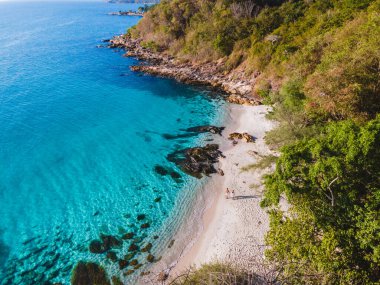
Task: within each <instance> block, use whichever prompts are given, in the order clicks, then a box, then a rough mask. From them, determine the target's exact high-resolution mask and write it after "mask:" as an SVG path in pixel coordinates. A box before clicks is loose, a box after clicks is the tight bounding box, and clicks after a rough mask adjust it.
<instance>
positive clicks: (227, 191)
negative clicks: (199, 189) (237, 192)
mask: <svg viewBox="0 0 380 285" xmlns="http://www.w3.org/2000/svg"><path fill="white" fill-rule="evenodd" d="M229 195H230V190H228V188H227V189H226V192H225V194H224V196H225V197H226V199H228V196H229Z"/></svg>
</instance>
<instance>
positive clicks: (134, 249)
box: [128, 243, 139, 251]
mask: <svg viewBox="0 0 380 285" xmlns="http://www.w3.org/2000/svg"><path fill="white" fill-rule="evenodd" d="M138 249H139V247H138V246H137V245H136V244H134V243H132V244H131V245H130V246H129V248H128V251H137V250H138Z"/></svg>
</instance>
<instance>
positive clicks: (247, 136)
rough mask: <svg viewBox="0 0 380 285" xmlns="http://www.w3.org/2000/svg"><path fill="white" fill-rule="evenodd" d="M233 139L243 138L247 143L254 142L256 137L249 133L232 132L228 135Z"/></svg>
mask: <svg viewBox="0 0 380 285" xmlns="http://www.w3.org/2000/svg"><path fill="white" fill-rule="evenodd" d="M228 139H229V140H231V141H236V140H243V141H245V142H247V143H254V142H255V138H254V137H253V136H251V135H250V134H248V133H232V134H230V135H229V136H228Z"/></svg>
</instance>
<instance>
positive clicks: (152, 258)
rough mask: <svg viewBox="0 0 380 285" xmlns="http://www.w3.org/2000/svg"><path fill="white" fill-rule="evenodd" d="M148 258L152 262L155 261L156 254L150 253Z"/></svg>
mask: <svg viewBox="0 0 380 285" xmlns="http://www.w3.org/2000/svg"><path fill="white" fill-rule="evenodd" d="M146 260H147V261H148V262H150V263H152V262H154V255H153V254H149V255H148V256H147V257H146Z"/></svg>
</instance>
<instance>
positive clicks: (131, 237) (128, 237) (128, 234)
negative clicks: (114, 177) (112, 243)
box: [121, 232, 135, 239]
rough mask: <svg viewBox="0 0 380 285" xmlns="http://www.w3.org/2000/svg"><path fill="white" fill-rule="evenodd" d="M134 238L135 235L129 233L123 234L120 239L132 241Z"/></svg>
mask: <svg viewBox="0 0 380 285" xmlns="http://www.w3.org/2000/svg"><path fill="white" fill-rule="evenodd" d="M134 236H135V234H134V233H132V232H130V233H126V234H124V235H123V236H122V237H121V238H122V239H133V237H134Z"/></svg>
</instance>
